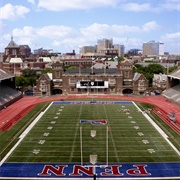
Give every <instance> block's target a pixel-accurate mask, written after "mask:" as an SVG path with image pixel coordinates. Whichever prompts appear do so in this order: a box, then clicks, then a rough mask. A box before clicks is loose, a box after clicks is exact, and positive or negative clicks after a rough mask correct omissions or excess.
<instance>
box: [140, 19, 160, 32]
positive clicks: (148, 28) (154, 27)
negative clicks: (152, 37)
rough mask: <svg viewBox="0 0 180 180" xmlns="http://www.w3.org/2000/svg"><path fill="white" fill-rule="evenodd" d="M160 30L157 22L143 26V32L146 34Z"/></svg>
mask: <svg viewBox="0 0 180 180" xmlns="http://www.w3.org/2000/svg"><path fill="white" fill-rule="evenodd" d="M158 29H160V26H159V25H158V24H157V23H156V22H155V21H151V22H147V23H146V24H144V25H143V26H142V30H143V31H145V32H150V31H154V30H158Z"/></svg>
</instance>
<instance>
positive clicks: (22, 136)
mask: <svg viewBox="0 0 180 180" xmlns="http://www.w3.org/2000/svg"><path fill="white" fill-rule="evenodd" d="M52 103H53V102H52ZM52 103H51V104H50V105H49V106H48V107H47V108H46V109H45V111H43V112H41V113H40V114H39V115H38V116H37V117H36V118H35V120H34V121H33V122H32V123H31V124H30V125H29V126H28V127H27V128H26V129H25V131H24V132H23V133H22V134H21V135H20V136H19V141H18V142H17V143H16V144H15V145H14V146H13V148H12V149H11V150H10V151H9V152H8V153H7V154H6V156H5V157H4V158H3V159H2V160H1V162H0V167H1V166H2V164H3V163H4V162H5V161H6V160H7V158H8V157H9V156H10V155H11V153H12V152H13V151H14V150H15V149H16V147H17V146H18V145H19V144H20V142H21V141H22V140H23V139H24V137H25V136H26V135H27V134H28V133H29V131H30V130H31V129H32V128H33V127H34V125H35V124H36V123H37V122H38V121H39V119H40V118H41V117H42V116H43V115H44V113H45V112H46V111H47V110H48V109H49V107H50V106H51V105H52Z"/></svg>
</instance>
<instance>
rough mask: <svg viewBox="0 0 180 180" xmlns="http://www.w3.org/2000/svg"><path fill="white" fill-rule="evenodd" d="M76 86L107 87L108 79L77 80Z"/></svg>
mask: <svg viewBox="0 0 180 180" xmlns="http://www.w3.org/2000/svg"><path fill="white" fill-rule="evenodd" d="M76 88H108V81H79V82H77V83H76Z"/></svg>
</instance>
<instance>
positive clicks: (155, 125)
mask: <svg viewBox="0 0 180 180" xmlns="http://www.w3.org/2000/svg"><path fill="white" fill-rule="evenodd" d="M132 103H133V104H134V106H135V107H136V108H137V109H138V110H139V111H140V112H142V114H143V115H144V117H145V118H146V119H147V120H148V121H149V122H150V123H151V124H152V126H154V128H155V129H156V130H157V131H158V132H159V134H160V135H161V136H162V137H163V138H164V139H165V140H166V141H167V142H168V144H169V145H170V146H171V147H172V148H173V149H174V151H175V152H176V153H177V154H178V155H179V156H180V151H178V149H177V148H176V147H175V146H174V145H173V144H172V143H171V142H170V141H169V139H168V136H167V134H166V133H165V132H164V131H163V130H162V129H161V128H160V127H159V126H158V125H157V124H156V123H155V122H154V121H153V120H152V119H151V118H150V117H149V116H148V115H147V114H146V113H145V112H143V111H142V110H141V109H140V108H139V107H138V106H137V105H136V104H135V103H134V102H133V101H132Z"/></svg>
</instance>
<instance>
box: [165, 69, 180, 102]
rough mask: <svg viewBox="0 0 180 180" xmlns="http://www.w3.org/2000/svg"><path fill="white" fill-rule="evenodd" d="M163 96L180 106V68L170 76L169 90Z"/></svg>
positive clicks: (168, 80)
mask: <svg viewBox="0 0 180 180" xmlns="http://www.w3.org/2000/svg"><path fill="white" fill-rule="evenodd" d="M162 95H163V96H164V97H166V98H167V99H169V100H171V101H173V102H175V103H178V104H180V67H179V68H178V69H176V70H175V71H173V72H172V73H171V74H169V75H168V78H167V89H166V90H165V91H164V92H163V94H162Z"/></svg>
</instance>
